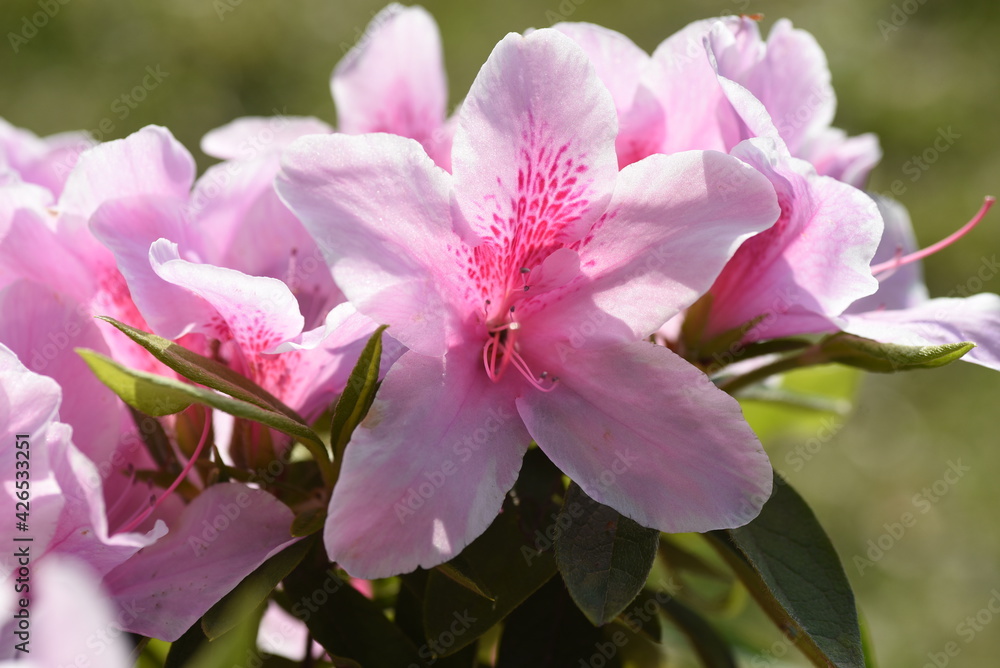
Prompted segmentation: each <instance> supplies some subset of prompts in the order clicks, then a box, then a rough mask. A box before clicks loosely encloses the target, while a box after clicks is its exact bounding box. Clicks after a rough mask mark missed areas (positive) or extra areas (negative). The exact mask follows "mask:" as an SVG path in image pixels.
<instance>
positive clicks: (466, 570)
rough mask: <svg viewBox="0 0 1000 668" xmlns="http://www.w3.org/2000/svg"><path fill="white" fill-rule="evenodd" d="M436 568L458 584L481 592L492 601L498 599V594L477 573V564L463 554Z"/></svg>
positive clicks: (481, 594)
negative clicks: (474, 564) (473, 563)
mask: <svg viewBox="0 0 1000 668" xmlns="http://www.w3.org/2000/svg"><path fill="white" fill-rule="evenodd" d="M435 570H437V571H438V572H440V573H442V574H444V575H447V576H448V577H449V578H451V579H452V580H454V581H455V582H457V583H458V584H460V585H462V586H463V587H465V588H466V589H468V590H470V591H473V592H475V593H476V594H479V595H480V596H482V597H483V598H488V599H489V600H491V601H495V600H496V596H495V595H494V594H493V593H492V592H491V591H490V590H489V586H488V585H487V584H486V583H485V582H484V581H483V579H482V578H481V577H480V576H479V574H478V573H476V568H475V566H473V565H472V564H471V563H469V560H468V559H467V558H466V557H463V556H462V555H461V554H459V555H458V556H457V557H455V558H454V559H452V560H451V561H448V562H446V563H443V564H441V565H440V566H436V567H435Z"/></svg>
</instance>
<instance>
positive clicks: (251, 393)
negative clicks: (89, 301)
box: [98, 316, 305, 422]
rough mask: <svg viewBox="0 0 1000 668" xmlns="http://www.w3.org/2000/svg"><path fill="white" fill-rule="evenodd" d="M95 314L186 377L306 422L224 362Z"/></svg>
mask: <svg viewBox="0 0 1000 668" xmlns="http://www.w3.org/2000/svg"><path fill="white" fill-rule="evenodd" d="M98 317H99V318H100V319H101V320H104V321H105V322H108V323H111V324H112V325H114V326H115V327H117V328H118V330H119V331H121V332H122V333H123V334H125V336H127V337H129V338H130V339H132V340H133V341H135V342H136V343H138V344H139V345H140V346H142V347H143V348H145V349H146V350H147V351H149V353H150V354H151V355H153V357H155V358H156V359H158V360H160V361H161V362H163V363H164V364H166V365H167V366H168V367H170V368H171V369H173V370H174V371H176V372H177V373H179V374H180V375H182V376H184V377H185V378H187V379H188V380H190V381H192V382H194V383H198V384H199V385H204V386H205V387H210V388H212V389H213V390H218V391H219V392H222V393H224V394H228V395H229V396H231V397H236V398H237V399H242V400H243V401H246V402H247V403H251V404H254V405H256V406H260V407H261V408H266V409H269V410H273V411H277V412H278V413H283V414H284V415H287V416H288V417H290V418H291V419H293V420H295V421H296V422H305V421H304V420H303V419H302V418H301V417H299V415H298V414H297V413H296V412H295V411H293V410H292V409H291V408H289V407H288V406H286V405H285V404H283V403H281V401H279V400H278V399H277V397H275V396H273V395H272V394H270V393H269V392H268V391H267V390H265V389H264V388H262V387H260V386H259V385H257V384H256V383H254V382H253V381H251V380H250V379H249V378H247V377H246V376H242V375H240V374H238V373H236V372H235V371H233V370H232V369H230V368H229V367H228V366H226V365H225V364H221V363H220V362H217V361H215V360H213V359H209V358H208V357H204V356H202V355H199V354H198V353H196V352H192V351H190V350H188V349H187V348H185V347H184V346H181V345H178V344H176V343H174V342H173V341H171V340H169V339H165V338H163V337H161V336H157V335H156V334H150V333H148V332H143V331H142V330H139V329H135V328H134V327H129V326H128V325H126V324H125V323H123V322H119V321H117V320H115V319H114V318H109V317H106V316H98Z"/></svg>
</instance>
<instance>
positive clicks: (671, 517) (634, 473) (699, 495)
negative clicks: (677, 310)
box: [517, 341, 772, 533]
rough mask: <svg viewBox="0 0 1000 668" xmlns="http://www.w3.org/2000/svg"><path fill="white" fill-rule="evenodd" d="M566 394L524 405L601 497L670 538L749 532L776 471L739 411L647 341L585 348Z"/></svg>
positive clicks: (570, 363)
mask: <svg viewBox="0 0 1000 668" xmlns="http://www.w3.org/2000/svg"><path fill="white" fill-rule="evenodd" d="M553 368H554V369H555V370H556V373H557V374H558V375H559V382H558V384H557V385H556V388H555V389H554V390H553V391H551V392H548V393H543V392H535V393H532V394H531V395H526V396H523V397H521V398H519V399H518V400H517V409H518V412H519V413H520V414H521V417H522V418H523V419H524V423H525V425H526V426H527V427H528V431H529V432H530V433H531V435H532V436H533V437H534V439H535V441H536V442H537V443H538V446H539V447H540V448H541V449H542V450H544V451H545V454H547V455H548V456H549V458H550V459H551V460H552V461H553V463H555V464H556V466H558V467H559V468H560V469H561V470H562V471H563V472H564V473H566V474H567V475H568V476H569V477H570V478H571V479H573V480H574V481H576V482H577V484H579V485H580V486H581V487H582V488H583V490H584V491H585V492H586V493H587V494H588V495H589V496H590V497H591V498H593V499H595V500H597V501H600V502H601V503H604V504H606V505H609V506H611V507H612V508H614V509H615V510H617V511H618V512H620V513H622V514H623V515H626V516H628V517H631V518H632V519H634V520H635V521H637V522H639V523H640V524H642V525H643V526H647V527H651V528H655V529H659V530H661V531H668V532H672V533H674V532H684V531H708V530H711V529H722V528H732V527H737V526H742V525H743V524H746V523H747V522H749V521H750V520H752V519H753V518H754V517H756V516H757V513H758V512H759V511H760V508H761V506H762V505H763V503H764V501H766V500H767V498H768V496H769V495H770V492H771V479H772V475H771V465H770V463H769V461H768V458H767V455H766V454H765V453H764V451H763V449H762V448H761V445H760V442H759V441H758V440H757V437H756V436H755V435H754V433H753V431H752V430H751V429H750V427H749V425H747V423H746V420H744V418H743V414H742V412H741V411H740V407H739V404H738V403H737V402H736V400H734V399H733V398H732V397H730V396H729V395H727V394H725V393H724V392H722V391H720V390H718V389H717V388H716V387H715V386H714V385H713V384H712V382H711V381H710V380H709V379H708V378H707V377H706V376H705V375H704V374H703V373H702V372H700V371H698V370H697V369H696V368H695V367H693V366H691V365H689V364H688V363H687V362H684V361H683V360H681V358H680V357H678V356H676V355H675V354H674V353H672V352H670V351H669V350H668V349H666V348H664V347H662V346H657V345H654V344H651V343H647V342H645V341H638V342H635V343H630V344H627V345H623V346H611V347H608V348H604V349H602V350H599V351H594V350H580V351H577V352H575V353H573V354H571V355H569V356H568V357H567V358H566V359H565V360H563V361H562V362H561V364H560V365H559V366H554V367H553Z"/></svg>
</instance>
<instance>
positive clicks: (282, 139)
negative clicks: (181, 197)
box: [201, 116, 333, 161]
mask: <svg viewBox="0 0 1000 668" xmlns="http://www.w3.org/2000/svg"><path fill="white" fill-rule="evenodd" d="M331 132H333V128H331V127H330V126H329V125H327V124H326V123H324V122H323V121H321V120H319V119H318V118H313V117H311V116H244V117H243V118H237V119H236V120H234V121H230V122H229V123H226V124H225V125H223V126H222V127H220V128H216V129H214V130H210V131H209V132H208V133H207V134H206V135H205V136H204V137H202V138H201V150H202V151H203V152H204V153H205V154H206V155H210V156H212V157H213V158H218V159H219V160H242V161H248V160H256V159H258V158H261V157H262V156H263V155H264V154H266V153H279V152H281V150H282V149H284V148H285V147H286V146H288V145H289V144H291V143H292V142H293V141H295V140H296V139H298V138H299V137H304V136H306V135H326V134H330V133H331Z"/></svg>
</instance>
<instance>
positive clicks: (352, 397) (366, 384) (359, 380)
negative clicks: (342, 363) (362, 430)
mask: <svg viewBox="0 0 1000 668" xmlns="http://www.w3.org/2000/svg"><path fill="white" fill-rule="evenodd" d="M387 326H388V325H382V326H381V327H379V328H378V329H376V330H375V333H374V334H372V336H371V338H370V339H368V343H367V344H365V348H364V350H362V351H361V356H360V357H358V361H357V363H356V364H355V365H354V369H353V370H351V375H350V377H349V378H348V379H347V386H346V387H345V388H344V392H343V393H342V394H341V395H340V399H339V400H337V407H336V408H335V409H334V411H333V426H332V428H331V431H330V434H331V435H330V441H331V443H332V445H333V458H334V461H335V464H334V465H335V466H336V468H337V470H338V471H339V470H340V461H341V460H342V459H343V457H344V449H345V448H346V447H347V443H348V442H349V441H350V440H351V435H352V434H353V433H354V429H355V428H356V427H357V426H358V425H359V424H360V423H361V421H362V420H363V419H364V418H365V415H367V414H368V409H369V408H371V405H372V402H373V401H374V400H375V391H376V390H377V389H378V384H379V382H378V372H379V363H380V362H381V359H382V332H384V331H385V330H386V327H387Z"/></svg>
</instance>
